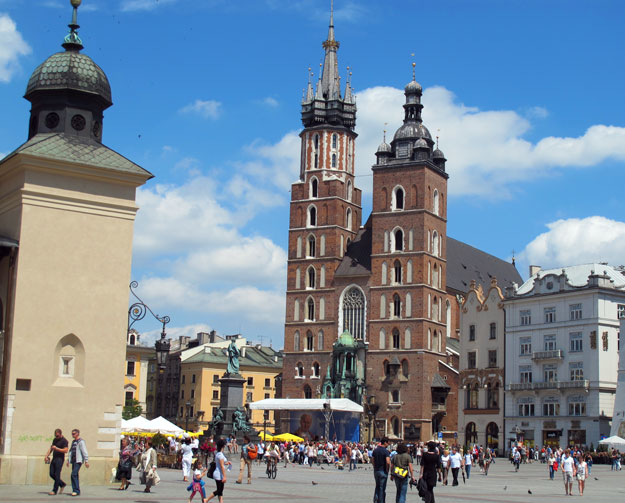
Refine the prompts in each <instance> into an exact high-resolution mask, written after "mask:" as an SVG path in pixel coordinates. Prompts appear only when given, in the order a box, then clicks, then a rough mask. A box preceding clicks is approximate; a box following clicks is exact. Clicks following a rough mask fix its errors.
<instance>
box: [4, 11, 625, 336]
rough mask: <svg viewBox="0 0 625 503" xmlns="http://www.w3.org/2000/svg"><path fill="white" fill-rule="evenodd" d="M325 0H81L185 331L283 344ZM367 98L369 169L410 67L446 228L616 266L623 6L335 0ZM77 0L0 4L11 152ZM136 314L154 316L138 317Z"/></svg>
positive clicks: (565, 261)
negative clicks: (143, 176) (437, 152)
mask: <svg viewBox="0 0 625 503" xmlns="http://www.w3.org/2000/svg"><path fill="white" fill-rule="evenodd" d="M329 3H330V2H329V0H290V1H289V0H238V1H236V2H229V1H226V0H125V1H122V0H83V5H82V7H81V8H80V11H79V24H80V25H81V30H80V35H81V37H82V39H83V42H84V45H85V51H84V52H85V53H86V54H88V55H89V56H91V57H92V58H93V59H94V61H95V62H96V63H98V64H99V65H100V66H101V67H102V68H103V69H104V71H105V72H106V73H107V75H108V77H109V80H110V82H111V86H112V90H113V101H114V103H115V104H114V106H113V107H112V108H111V109H109V110H108V111H107V112H106V116H105V123H104V142H105V143H106V144H107V145H108V146H110V147H111V148H113V149H115V150H117V151H118V152H120V153H122V154H123V155H125V156H127V157H128V158H130V159H132V160H133V161H135V162H137V163H138V164H140V165H142V166H143V167H145V168H146V169H148V170H149V171H151V172H152V173H154V175H155V178H154V179H152V180H150V181H149V182H148V183H147V184H146V185H145V186H144V187H143V188H141V189H140V190H139V192H138V194H137V200H138V203H139V206H140V207H141V210H140V212H139V214H138V217H137V222H136V227H135V247H134V257H133V260H134V262H133V279H135V280H137V281H138V282H139V285H140V286H139V290H138V292H139V295H140V296H141V297H142V298H143V299H144V300H145V301H147V302H148V304H149V305H150V306H151V307H152V308H153V309H154V310H155V311H156V312H157V313H159V314H168V315H170V316H171V318H172V322H171V326H170V328H169V329H168V332H169V333H170V334H172V335H173V336H177V335H181V334H194V333H195V332H197V331H199V330H209V329H215V330H217V331H218V332H219V333H222V334H229V333H238V332H241V333H243V334H244V335H245V336H247V337H248V338H249V339H251V340H254V341H261V340H262V341H263V342H265V343H268V342H271V343H272V344H273V345H274V346H275V347H282V340H283V322H284V290H285V283H286V243H287V228H288V209H289V205H288V201H289V198H290V194H289V189H290V185H291V183H292V182H293V181H294V180H295V179H296V178H297V176H298V172H299V166H298V158H299V137H298V134H299V132H300V130H301V122H300V116H299V114H300V101H301V96H302V88H303V87H304V86H305V85H306V82H307V79H308V68H309V67H310V68H312V72H313V73H314V76H313V79H317V78H318V73H319V63H320V62H321V60H322V58H323V49H322V48H321V42H322V41H323V40H324V39H325V38H326V35H327V25H328V18H329ZM335 3H336V5H335V26H336V36H337V39H338V40H339V41H340V42H341V47H340V50H339V65H340V68H341V73H342V76H343V82H345V78H346V76H347V73H348V70H347V69H346V67H347V66H349V67H350V70H349V71H350V72H352V73H353V75H352V85H353V87H354V88H355V90H356V94H357V103H358V116H357V128H356V130H357V132H358V134H359V137H358V140H357V152H356V157H357V175H358V178H357V183H358V185H359V186H360V187H361V188H362V189H363V192H364V198H363V199H364V201H363V203H364V214H365V215H367V214H368V213H369V212H370V208H371V183H372V179H371V171H370V166H371V164H372V163H373V162H374V160H375V157H374V152H375V150H376V147H377V145H378V144H379V143H380V142H381V140H382V135H383V131H384V129H387V130H388V136H389V137H392V135H393V133H394V131H395V130H396V129H397V127H398V126H399V125H400V124H401V119H402V117H403V110H402V106H401V105H402V103H403V100H404V98H403V91H402V90H403V86H404V85H405V84H406V83H407V82H408V81H409V80H410V79H411V76H412V67H411V63H412V62H413V61H414V62H415V63H416V78H417V80H418V81H419V82H420V83H421V84H422V85H423V87H424V89H425V92H424V97H423V103H424V105H425V109H424V112H423V116H424V120H425V123H426V125H427V126H428V127H429V129H430V131H431V132H432V135H433V136H439V137H440V148H441V149H442V150H443V151H444V152H445V154H446V157H447V158H448V163H447V169H448V172H449V174H450V179H449V208H448V217H449V222H448V234H449V235H450V236H452V237H455V238H456V239H460V240H462V241H465V242H467V243H468V244H471V245H473V246H475V247H478V248H480V249H482V250H484V251H486V252H489V253H492V254H493V255H496V256H498V257H501V258H503V259H507V260H510V259H511V257H512V254H513V252H514V255H515V256H516V259H517V265H518V267H519V271H520V272H521V274H522V275H523V276H524V277H527V268H528V265H529V264H538V265H542V266H543V267H558V266H565V265H573V264H579V263H584V262H591V261H607V262H609V263H611V264H613V265H620V264H624V263H625V215H624V212H623V208H624V204H623V192H624V189H623V183H622V179H623V176H622V173H623V168H625V113H624V112H625V93H624V92H623V85H624V84H623V83H624V82H625V65H623V47H625V43H624V42H625V40H624V38H625V31H624V30H623V29H622V21H623V19H625V3H624V2H622V1H620V0H613V1H609V0H596V1H593V2H588V1H583V2H582V1H576V0H527V1H520V0H519V1H516V0H512V1H503V0H438V1H436V2H417V1H414V0H411V1H409V0H391V1H389V0H384V1H383V0H359V1H350V0H336V2H335ZM70 17H71V9H70V8H69V0H10V1H9V0H0V98H1V102H2V107H3V110H2V114H0V156H2V155H3V154H7V153H9V152H10V151H11V150H13V149H14V148H16V147H17V146H19V145H20V144H21V143H23V142H24V141H25V140H26V133H27V127H28V111H29V106H28V103H27V102H26V101H25V100H23V99H22V96H23V94H24V90H25V88H26V84H27V82H28V77H29V75H30V73H31V72H32V71H33V69H34V68H35V67H36V66H37V65H38V64H39V63H41V62H42V61H43V60H44V59H45V58H46V57H48V56H49V55H50V54H52V53H54V52H57V51H59V50H62V48H61V47H60V43H61V42H62V39H63V37H64V35H65V34H66V32H67V28H66V24H67V23H68V21H69V20H70ZM139 328H140V330H142V331H144V332H145V333H147V334H149V335H152V334H153V333H155V332H156V331H157V329H158V327H157V326H156V324H155V323H153V322H144V323H143V324H142V325H141V326H140V327H139Z"/></svg>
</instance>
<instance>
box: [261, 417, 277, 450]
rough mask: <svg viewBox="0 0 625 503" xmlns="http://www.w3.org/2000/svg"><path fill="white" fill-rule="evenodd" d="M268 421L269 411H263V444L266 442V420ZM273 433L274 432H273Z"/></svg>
mask: <svg viewBox="0 0 625 503" xmlns="http://www.w3.org/2000/svg"><path fill="white" fill-rule="evenodd" d="M268 419H269V411H268V410H264V411H263V442H265V443H266V442H267V420H268ZM274 433H275V430H274Z"/></svg>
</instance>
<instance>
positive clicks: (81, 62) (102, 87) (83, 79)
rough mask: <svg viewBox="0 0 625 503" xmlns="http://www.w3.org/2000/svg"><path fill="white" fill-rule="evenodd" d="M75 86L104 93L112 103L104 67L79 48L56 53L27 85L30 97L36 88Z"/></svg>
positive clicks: (93, 92) (108, 104)
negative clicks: (79, 50)
mask: <svg viewBox="0 0 625 503" xmlns="http://www.w3.org/2000/svg"><path fill="white" fill-rule="evenodd" d="M62 89H71V90H74V91H82V92H85V93H90V94H95V95H98V96H100V97H101V98H102V99H103V100H104V101H105V102H106V104H107V106H110V105H111V104H112V103H113V101H112V98H111V86H110V84H109V81H108V79H107V77H106V74H105V73H104V72H103V71H102V69H101V68H100V67H99V66H98V65H96V64H95V63H94V62H93V60H92V59H91V58H90V57H89V56H87V55H85V54H81V53H79V52H78V51H73V50H69V51H65V52H57V53H56V54H53V55H52V56H50V57H49V58H48V59H46V60H45V61H44V62H43V63H41V64H40V65H39V66H38V67H37V68H36V69H35V71H34V72H33V74H32V75H31V77H30V80H29V81H28V86H27V87H26V95H25V97H26V98H27V99H28V97H29V96H30V95H32V93H34V92H36V91H47V90H62Z"/></svg>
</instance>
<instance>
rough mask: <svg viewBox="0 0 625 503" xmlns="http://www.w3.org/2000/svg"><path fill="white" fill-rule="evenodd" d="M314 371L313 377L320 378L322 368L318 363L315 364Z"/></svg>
mask: <svg viewBox="0 0 625 503" xmlns="http://www.w3.org/2000/svg"><path fill="white" fill-rule="evenodd" d="M312 371H313V377H319V373H320V368H319V364H318V363H317V362H315V363H313V368H312Z"/></svg>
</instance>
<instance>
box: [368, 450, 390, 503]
mask: <svg viewBox="0 0 625 503" xmlns="http://www.w3.org/2000/svg"><path fill="white" fill-rule="evenodd" d="M387 447H388V439H387V438H383V439H382V440H381V441H380V443H379V445H378V446H377V447H376V448H375V449H373V452H372V453H371V457H372V458H373V478H374V479H375V492H374V493H373V503H386V483H387V481H388V472H389V470H390V468H391V453H390V452H388V449H387Z"/></svg>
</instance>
